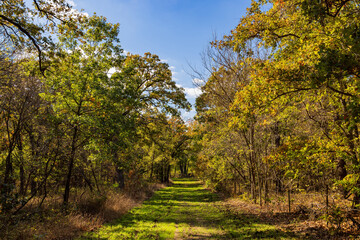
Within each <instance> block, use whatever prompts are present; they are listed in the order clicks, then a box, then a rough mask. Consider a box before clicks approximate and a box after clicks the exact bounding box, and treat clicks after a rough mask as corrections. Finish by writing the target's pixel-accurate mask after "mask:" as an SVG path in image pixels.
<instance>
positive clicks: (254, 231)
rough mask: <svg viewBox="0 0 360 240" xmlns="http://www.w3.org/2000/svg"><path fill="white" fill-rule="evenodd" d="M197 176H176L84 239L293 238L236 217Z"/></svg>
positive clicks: (272, 228) (268, 226) (272, 227)
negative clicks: (137, 205)
mask: <svg viewBox="0 0 360 240" xmlns="http://www.w3.org/2000/svg"><path fill="white" fill-rule="evenodd" d="M221 206H222V205H221V202H220V201H219V199H218V197H217V195H216V194H214V193H211V192H210V191H207V190H205V189H204V188H203V187H202V185H201V184H200V182H198V181H196V180H194V179H176V180H174V185H173V186H171V187H167V188H164V189H161V190H159V191H157V192H156V193H155V194H154V196H153V197H152V198H151V199H149V200H147V201H145V202H144V203H143V204H142V205H141V206H140V207H137V208H134V209H132V210H131V211H130V212H129V213H128V214H126V215H124V216H123V217H122V218H121V219H119V220H117V221H115V222H113V223H111V224H107V225H105V226H103V227H102V228H101V229H99V230H98V231H97V232H94V233H89V234H88V235H86V236H83V237H82V238H81V239H94V240H95V239H102V240H104V239H290V237H289V236H287V235H286V234H285V233H283V232H281V231H279V230H277V229H276V227H275V226H272V225H266V224H261V223H259V222H257V221H256V219H249V218H246V217H245V216H244V217H239V216H237V217H234V216H233V215H231V213H229V212H226V211H224V210H223V208H222V207H221Z"/></svg>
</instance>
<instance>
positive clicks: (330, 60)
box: [196, 0, 360, 208]
mask: <svg viewBox="0 0 360 240" xmlns="http://www.w3.org/2000/svg"><path fill="white" fill-rule="evenodd" d="M359 11H360V2H359V1H356V0H334V1H326V0H320V1H309V0H291V1H281V0H254V1H252V4H251V7H249V8H248V10H247V14H246V15H245V16H244V17H242V18H241V20H240V22H239V24H238V25H237V26H236V28H235V29H234V30H232V31H231V34H229V35H227V36H224V38H222V39H215V40H214V41H213V42H212V43H211V46H210V47H209V49H208V50H207V51H205V53H204V54H203V60H204V66H205V68H206V69H207V70H208V72H207V77H203V78H202V79H204V82H202V83H201V82H200V87H201V89H202V92H203V93H202V94H201V96H199V97H198V98H197V99H196V108H197V116H196V118H197V121H198V127H197V140H196V144H198V145H199V148H198V149H197V150H196V151H197V161H196V169H197V173H198V175H199V176H200V177H201V178H202V179H204V180H205V181H207V182H208V184H209V185H211V186H213V187H214V188H217V189H219V190H223V191H228V192H235V193H239V192H242V193H244V192H245V193H249V194H250V195H251V196H252V198H253V199H254V200H255V201H260V204H262V203H264V202H267V201H268V200H269V193H271V192H277V193H282V192H285V191H289V192H292V191H295V190H304V191H317V192H326V191H329V189H330V190H333V191H336V192H339V193H341V194H342V196H343V198H344V199H349V200H351V201H352V203H353V206H354V207H355V208H356V207H358V206H359V204H360V175H359V173H360V172H359V170H360V168H359V166H360V165H359V147H360V142H359V140H360V139H359V119H360V118H359V109H360V105H359V104H360V95H359V84H360V75H359V69H360V68H359V66H360V65H359V56H360V55H359V53H360V35H359V34H360V31H359V29H360V28H359V22H360V21H359V20H360V19H359V16H360V14H359Z"/></svg>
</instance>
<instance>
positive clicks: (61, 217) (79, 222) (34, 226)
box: [0, 184, 163, 240]
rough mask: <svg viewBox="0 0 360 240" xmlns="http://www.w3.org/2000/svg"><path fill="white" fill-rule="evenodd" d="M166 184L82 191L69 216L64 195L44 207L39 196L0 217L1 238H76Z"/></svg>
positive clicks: (50, 200) (126, 209) (76, 198)
mask: <svg viewBox="0 0 360 240" xmlns="http://www.w3.org/2000/svg"><path fill="white" fill-rule="evenodd" d="M162 187H163V186H162V185H160V184H153V185H148V186H142V189H134V191H132V192H131V194H130V191H124V192H122V193H121V192H115V191H110V190H108V191H107V193H106V195H96V194H92V193H89V192H84V191H82V193H81V194H80V195H76V194H74V195H75V197H74V198H73V199H72V202H73V204H72V205H71V207H72V208H71V210H70V213H69V214H66V215H65V214H64V213H63V211H61V209H60V208H59V206H60V202H61V197H59V196H54V197H49V198H48V199H46V202H45V203H44V204H43V206H42V207H41V208H40V209H39V208H37V206H38V203H39V199H34V200H33V201H32V202H31V203H29V205H28V206H27V208H26V209H24V211H23V212H22V213H21V214H19V215H16V216H14V217H12V218H11V219H6V220H5V219H2V221H1V219H0V224H1V225H0V239H4V240H5V239H6V240H8V239H9V240H13V239H19V240H20V239H21V240H22V239H54V240H55V239H59V240H60V239H74V238H76V237H77V236H79V235H80V234H81V233H82V232H84V231H93V230H95V229H97V228H99V227H100V226H101V225H102V224H104V223H105V222H109V221H111V220H114V219H117V218H120V217H121V216H122V215H124V214H125V213H126V212H128V211H129V210H130V209H132V208H133V207H135V206H137V205H138V204H141V202H142V201H144V200H145V199H146V198H148V197H150V196H151V195H152V193H153V192H154V191H156V190H158V189H160V188H162Z"/></svg>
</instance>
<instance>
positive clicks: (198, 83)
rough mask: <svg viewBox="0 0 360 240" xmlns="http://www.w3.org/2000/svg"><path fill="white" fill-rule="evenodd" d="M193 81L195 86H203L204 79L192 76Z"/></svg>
mask: <svg viewBox="0 0 360 240" xmlns="http://www.w3.org/2000/svg"><path fill="white" fill-rule="evenodd" d="M193 83H194V84H195V85H196V86H204V85H205V80H203V79H199V78H194V79H193Z"/></svg>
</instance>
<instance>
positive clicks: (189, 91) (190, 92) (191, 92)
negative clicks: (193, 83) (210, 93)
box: [184, 87, 202, 98]
mask: <svg viewBox="0 0 360 240" xmlns="http://www.w3.org/2000/svg"><path fill="white" fill-rule="evenodd" d="M184 89H185V93H186V95H187V96H188V97H189V98H197V97H198V96H200V94H201V93H202V91H201V89H200V88H199V87H194V88H187V87H184Z"/></svg>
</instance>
